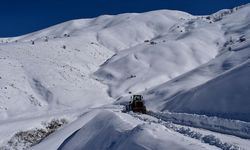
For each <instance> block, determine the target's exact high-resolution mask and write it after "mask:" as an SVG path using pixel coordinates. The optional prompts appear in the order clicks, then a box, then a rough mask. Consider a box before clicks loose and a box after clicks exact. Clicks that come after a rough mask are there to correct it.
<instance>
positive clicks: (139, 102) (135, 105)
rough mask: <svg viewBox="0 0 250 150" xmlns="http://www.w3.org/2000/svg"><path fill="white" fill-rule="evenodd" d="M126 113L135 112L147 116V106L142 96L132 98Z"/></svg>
mask: <svg viewBox="0 0 250 150" xmlns="http://www.w3.org/2000/svg"><path fill="white" fill-rule="evenodd" d="M126 111H127V112H128V111H133V112H139V113H143V114H146V112H147V110H146V106H145V105H144V101H143V96H142V95H133V96H131V101H130V102H129V104H128V105H126Z"/></svg>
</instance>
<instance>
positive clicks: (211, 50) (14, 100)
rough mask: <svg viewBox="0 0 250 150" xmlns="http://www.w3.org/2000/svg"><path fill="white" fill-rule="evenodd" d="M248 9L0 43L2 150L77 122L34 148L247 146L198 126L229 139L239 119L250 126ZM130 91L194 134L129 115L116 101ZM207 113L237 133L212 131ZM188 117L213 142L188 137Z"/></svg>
mask: <svg viewBox="0 0 250 150" xmlns="http://www.w3.org/2000/svg"><path fill="white" fill-rule="evenodd" d="M249 8H250V5H249V4H248V5H245V6H241V7H237V8H234V9H232V10H222V11H219V12H217V13H215V14H212V15H210V16H192V15H190V14H187V13H185V12H180V11H171V10H159V11H152V12H147V13H141V14H138V13H128V14H121V15H116V16H110V15H104V16H100V17H97V18H93V19H80V20H73V21H68V22H66V23H62V24H59V25H56V26H53V27H50V28H48V29H44V30H41V31H38V32H34V33H31V34H27V35H23V36H20V37H15V38H2V39H0V68H1V71H0V116H1V118H0V149H27V148H28V147H29V146H30V145H28V144H27V143H25V141H24V142H23V143H22V141H20V144H19V145H15V144H12V143H11V141H15V140H17V139H16V136H15V135H17V133H20V132H19V131H23V132H21V133H30V131H32V133H33V131H34V132H35V133H36V131H41V129H43V128H44V122H50V121H51V120H54V119H65V120H67V122H68V124H67V125H64V126H63V127H61V128H59V129H58V130H57V131H56V132H55V133H52V134H51V135H50V136H48V137H47V138H45V139H44V140H42V141H39V142H40V143H39V142H38V143H39V144H38V143H37V141H36V143H34V144H37V145H35V146H33V147H32V148H31V149H34V150H39V149H44V148H45V147H46V149H51V150H54V149H61V150H67V149H128V148H130V149H169V148H170V149H173V150H174V149H219V148H221V146H220V145H222V146H225V145H223V143H221V142H220V141H225V142H224V144H226V146H225V147H227V146H228V145H227V144H228V143H229V146H230V145H236V148H242V149H246V148H247V147H248V146H249V145H248V144H247V143H249V140H247V139H241V138H239V137H234V136H231V135H225V134H218V133H215V132H211V131H208V130H201V129H197V128H195V127H200V128H205V129H211V130H212V131H219V132H221V133H227V134H230V133H229V132H230V129H235V127H236V125H235V122H237V121H236V120H241V121H238V122H242V124H247V125H248V123H249V121H250V120H249V118H250V112H249V109H248V108H249V106H250V101H249V89H250V83H249V78H250V76H249V73H250V72H249V58H250V51H249V50H250V42H249V41H250V36H249V35H250V28H249V27H250V26H249V22H250V20H249V18H250V9H249ZM130 92H131V93H132V94H137V93H141V94H143V95H144V98H145V101H146V106H147V108H148V109H149V110H152V111H154V112H155V113H157V114H158V113H163V114H165V115H166V114H168V113H170V114H171V112H172V114H171V115H170V116H171V117H173V116H174V117H173V118H174V119H179V120H177V121H176V123H178V124H181V126H184V128H185V130H179V128H176V130H175V128H174V129H173V128H168V127H167V126H165V125H164V124H163V123H161V121H160V120H159V118H154V117H151V119H152V118H153V120H154V119H158V121H156V122H155V121H153V122H152V121H145V120H143V119H140V117H139V118H138V117H136V116H134V115H133V114H124V113H121V109H122V108H121V107H122V106H119V105H116V104H124V103H126V102H127V101H129V96H130V95H131V94H129V93H130ZM169 111H170V112H169ZM173 112H174V113H173ZM199 115H208V116H214V117H215V118H217V121H218V122H216V121H215V120H214V122H213V123H214V124H213V123H212V125H218V124H216V123H219V125H221V126H220V127H229V129H227V130H223V129H220V130H216V128H212V127H211V128H208V127H207V128H206V127H204V126H203V125H202V123H203V122H202V121H204V120H202V118H205V121H208V122H209V121H213V120H212V119H211V118H213V117H206V116H199ZM176 116H177V117H176ZM187 116H191V118H188V117H187ZM148 117H150V116H146V117H145V118H146V120H148ZM175 117H176V118H175ZM182 117H184V118H182ZM220 117H222V118H227V119H229V121H223V119H220ZM207 118H208V119H207ZM188 119H192V120H191V121H190V122H191V123H192V121H193V123H200V124H199V126H194V127H193V130H195V134H197V135H199V134H200V133H204V132H205V133H209V134H212V136H210V135H204V136H201V139H195V138H192V137H190V136H186V135H185V133H187V134H190V132H189V130H188V129H187V127H185V125H190V124H185V121H186V123H187V122H188V121H189V120H188ZM206 119H207V120H206ZM210 119H211V120H210ZM230 119H231V120H232V121H230ZM149 120H150V119H149ZM165 121H166V123H167V124H168V122H167V121H169V120H165ZM170 121H171V120H170ZM183 121H184V122H183ZM243 121H246V123H244V122H243ZM180 122H182V123H180ZM190 122H189V123H190ZM226 122H232V124H230V125H228V126H227V125H223V124H224V123H226ZM174 123H175V122H174ZM210 125H211V124H210ZM191 126H192V124H191ZM231 127H232V128H231ZM191 128H192V127H191ZM217 128H219V127H218V126H217ZM243 128H244V126H241V127H239V128H238V129H235V130H239V131H240V132H241V133H243V132H242V131H243V130H241V129H243ZM244 129H245V128H244ZM179 131H180V132H181V133H180V132H179ZM182 132H183V133H182ZM192 133H194V132H192ZM238 133H239V132H234V135H236V136H237V135H239V134H238ZM232 134H233V132H232ZM214 135H216V136H218V137H219V139H218V138H215V137H214ZM241 135H242V134H241ZM203 138H204V139H203ZM207 138H208V139H207ZM204 140H207V142H204ZM210 140H211V141H212V142H213V140H216V142H217V143H219V145H217V146H216V145H215V146H211V141H210ZM8 142H9V143H8ZM209 143H210V144H209ZM6 145H7V147H4V146H6Z"/></svg>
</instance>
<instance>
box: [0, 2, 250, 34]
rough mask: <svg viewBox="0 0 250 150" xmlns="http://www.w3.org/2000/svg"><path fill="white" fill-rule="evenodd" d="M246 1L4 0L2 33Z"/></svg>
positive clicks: (206, 10) (201, 11)
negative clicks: (75, 20) (108, 15)
mask: <svg viewBox="0 0 250 150" xmlns="http://www.w3.org/2000/svg"><path fill="white" fill-rule="evenodd" d="M246 3H250V0H4V1H1V3H0V21H1V22H0V37H11V36H17V35H22V34H26V33H30V32H34V31H37V30H40V29H43V28H46V27H49V26H52V25H55V24H58V23H61V22H64V21H68V20H71V19H78V18H91V17H96V16H99V15H102V14H119V13H125V12H146V11H150V10H158V9H174V10H181V11H186V12H189V13H191V14H194V15H206V14H211V13H214V12H216V11H218V10H220V9H223V8H233V7H235V6H239V5H242V4H246Z"/></svg>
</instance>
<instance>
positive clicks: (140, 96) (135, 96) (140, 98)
mask: <svg viewBox="0 0 250 150" xmlns="http://www.w3.org/2000/svg"><path fill="white" fill-rule="evenodd" d="M142 100H143V97H142V95H133V96H132V101H142Z"/></svg>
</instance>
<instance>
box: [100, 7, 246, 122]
mask: <svg viewBox="0 0 250 150" xmlns="http://www.w3.org/2000/svg"><path fill="white" fill-rule="evenodd" d="M249 15H250V11H249V5H246V6H244V7H239V8H235V9H233V10H223V11H220V12H218V13H215V14H213V15H211V16H207V17H205V18H206V19H205V20H207V19H209V20H210V21H209V22H208V23H204V22H205V20H204V19H202V17H201V18H200V17H199V18H196V20H195V21H193V22H194V24H196V27H195V28H193V29H190V30H188V31H185V32H186V33H185V34H187V35H188V36H186V37H185V38H181V39H179V38H175V39H166V40H165V41H166V45H164V47H163V48H164V50H163V52H164V53H163V52H161V51H157V52H161V53H160V54H158V57H154V56H155V55H156V54H155V53H156V52H155V53H154V51H155V49H154V48H155V47H157V46H158V45H160V46H161V44H156V46H154V47H152V48H151V51H152V52H151V53H149V54H148V55H147V53H146V51H147V48H142V50H141V54H138V53H139V52H138V50H136V51H129V52H128V54H127V55H122V56H119V54H118V55H117V56H114V57H113V58H112V59H111V60H110V61H109V62H108V63H107V64H105V65H104V67H102V68H100V69H99V70H98V72H97V73H98V74H101V75H100V76H102V77H103V75H102V74H103V73H104V74H107V72H108V73H110V74H111V75H109V74H108V76H107V77H108V79H105V80H104V82H105V81H106V82H107V83H108V84H109V85H110V89H111V92H110V93H111V95H112V96H114V97H117V96H121V93H124V94H125V95H123V96H125V97H122V98H119V101H118V103H123V102H124V101H127V100H128V97H126V94H127V93H128V92H129V91H131V92H132V93H134V92H136V93H138V92H139V93H142V94H143V95H144V97H145V100H146V103H147V106H148V107H149V108H150V109H152V110H154V111H177V112H187V113H188V112H192V113H197V114H206V115H219V116H221V117H226V116H227V118H228V117H229V118H230V116H231V117H232V118H234V119H240V120H245V121H246V120H248V119H247V118H249V117H250V113H249V110H248V109H244V110H243V109H242V110H241V111H236V110H239V109H241V106H242V105H244V106H246V107H248V106H249V104H250V101H249V99H248V97H249V94H248V93H249V92H248V91H245V90H246V89H249V88H250V85H249V84H248V83H247V81H246V80H249V77H250V76H248V74H247V73H245V76H246V77H245V78H244V79H243V78H240V76H237V77H238V78H239V80H241V82H245V84H244V85H243V84H242V85H241V87H236V85H235V86H234V84H233V83H236V82H237V83H238V82H239V80H236V79H230V80H229V81H227V80H224V81H223V82H220V83H217V82H216V83H215V84H216V85H214V86H216V87H217V88H216V89H217V90H216V93H214V94H211V93H210V90H214V89H215V88H213V87H210V88H209V87H207V85H206V82H208V81H209V80H213V79H214V78H218V77H220V76H221V75H223V74H224V73H225V72H226V71H228V70H230V69H234V68H237V67H238V66H239V65H241V64H242V63H245V62H246V61H248V60H249V58H250V51H249V49H250V44H249V39H250V37H249V33H250V28H249V22H250V20H249ZM201 20H202V21H201ZM181 27H182V26H179V28H181ZM197 30H198V31H199V32H195V31H197ZM201 31H207V32H205V33H203V32H201ZM170 33H171V32H170ZM209 36H211V38H209ZM167 37H169V35H167ZM202 38H204V39H202ZM185 39H186V40H185ZM219 39H220V40H219ZM171 40H174V42H176V47H175V48H173V49H170V50H169V48H168V47H169V46H171ZM189 40H190V41H191V42H192V41H195V43H194V45H196V46H200V47H198V48H197V49H194V48H193V46H192V44H191V43H189V42H188V43H185V44H187V47H186V48H187V49H184V48H183V47H182V43H183V42H187V41H189ZM197 40H201V41H202V42H204V43H205V44H208V45H204V44H203V43H202V42H201V41H197ZM210 40H211V41H210ZM168 42H169V43H168ZM156 43H157V42H156ZM189 49H191V50H196V51H195V52H196V53H193V51H189ZM179 50H180V51H181V54H178V51H179ZM182 50H183V51H184V52H183V51H182ZM168 51H170V53H168ZM121 53H124V52H121ZM175 53H177V54H178V55H172V54H175ZM188 54H190V55H188ZM131 55H132V56H133V55H135V56H137V55H138V58H140V55H141V60H142V61H141V62H143V65H144V67H138V66H137V65H138V64H142V63H141V62H140V59H139V61H137V62H136V61H135V59H134V60H132V59H130V61H127V62H125V63H124V60H128V59H127V58H129V57H130V58H131ZM145 55H146V56H147V57H148V58H147V59H145ZM182 55H185V58H183V57H182ZM201 55H202V56H201ZM159 56H163V57H159ZM125 58H126V59H125ZM149 59H151V60H152V59H153V60H152V61H148V60H149ZM197 60H200V61H197ZM192 61H196V63H192V64H193V65H189V64H190V63H189V62H192ZM120 62H121V63H120ZM132 62H134V63H133V65H131V63H132ZM197 62H198V63H197ZM117 64H119V65H117ZM155 64H157V65H155ZM117 66H119V67H117ZM120 66H123V67H124V68H125V69H123V70H126V72H125V71H124V72H123V71H120V70H119V68H120ZM128 66H129V67H128ZM145 66H147V67H145ZM149 66H150V67H149ZM151 66H153V67H151ZM155 66H157V67H155ZM197 66H198V67H197ZM159 68H160V69H159ZM236 70H237V69H236ZM244 70H246V69H244ZM116 71H117V72H116ZM152 72H153V73H152ZM126 73H128V74H132V75H134V76H133V78H129V77H128V75H127V74H126ZM152 74H153V75H152ZM119 75H120V76H119ZM148 76H149V77H148ZM111 77H112V78H111ZM131 77H132V76H131ZM221 78H224V77H221ZM233 80H235V81H233ZM216 81H217V80H216ZM137 82H138V83H137ZM224 82H225V83H228V82H231V84H224ZM136 83H137V84H136ZM202 84H205V85H203V86H200V85H202ZM218 84H221V86H217V85H218ZM225 86H229V87H230V88H231V90H234V89H235V90H234V91H235V92H234V93H231V95H230V96H229V94H228V93H230V90H229V87H225ZM137 87H138V88H137ZM201 87H206V91H204V89H203V92H204V94H205V95H204V96H203V97H200V96H197V95H199V90H201ZM211 88H212V89H211ZM236 89H237V90H236ZM236 91H237V92H236ZM239 91H245V95H244V96H243V95H241V94H240V93H239V94H237V95H241V98H237V99H236V98H233V97H231V96H232V95H235V94H236V93H238V92H239ZM117 92H118V94H117ZM187 93H192V95H193V97H188V96H186V94H187ZM218 93H220V94H218ZM210 94H211V97H209V95H210ZM212 95H213V96H212ZM184 97H185V98H184ZM225 97H226V99H225ZM194 99H196V100H195V101H194ZM205 99H206V101H205ZM236 101H237V102H236ZM235 103H237V105H234V104H235ZM232 107H233V108H234V109H231V108H232ZM215 108H216V109H215ZM242 115H243V116H244V118H243V117H242ZM248 121H249V120H248Z"/></svg>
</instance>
